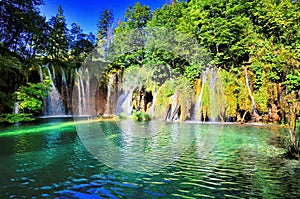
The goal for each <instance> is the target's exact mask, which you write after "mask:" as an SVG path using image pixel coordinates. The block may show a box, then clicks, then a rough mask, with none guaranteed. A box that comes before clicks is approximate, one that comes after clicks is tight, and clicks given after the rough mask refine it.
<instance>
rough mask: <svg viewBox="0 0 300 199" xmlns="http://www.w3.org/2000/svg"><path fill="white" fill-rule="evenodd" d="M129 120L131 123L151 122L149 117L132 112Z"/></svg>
mask: <svg viewBox="0 0 300 199" xmlns="http://www.w3.org/2000/svg"><path fill="white" fill-rule="evenodd" d="M131 119H132V120H133V121H149V120H151V118H150V116H149V115H148V114H147V113H145V112H142V111H134V112H133V113H132V116H131Z"/></svg>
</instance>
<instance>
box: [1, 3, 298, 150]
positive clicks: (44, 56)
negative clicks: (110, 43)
mask: <svg viewBox="0 0 300 199" xmlns="http://www.w3.org/2000/svg"><path fill="white" fill-rule="evenodd" d="M41 4H42V1H41V0H19V1H1V2H0V9H1V12H0V22H1V23H0V24H1V25H0V27H1V35H0V113H1V114H11V112H12V107H13V104H14V103H15V102H19V103H20V107H21V109H22V110H23V112H24V113H26V114H31V113H35V112H36V111H40V110H41V108H40V107H41V99H42V98H43V97H44V94H45V93H44V90H45V89H46V90H47V86H46V87H45V84H41V83H39V82H40V79H39V78H36V77H37V76H38V73H39V66H42V65H45V64H47V63H51V64H52V65H53V67H54V68H57V70H56V71H58V72H57V73H61V72H60V71H61V70H59V68H63V69H64V70H65V71H67V79H68V81H67V82H68V84H69V85H73V83H72V82H73V80H72V79H71V78H72V77H73V76H74V75H73V76H72V74H74V73H75V71H76V69H77V68H78V67H80V65H81V63H82V62H83V60H84V59H85V58H86V56H87V55H88V53H89V52H91V50H92V49H93V48H94V47H95V46H100V47H102V46H105V45H107V43H106V41H107V38H113V36H114V37H115V41H118V36H121V37H119V38H124V35H126V34H128V32H130V31H135V30H138V29H140V30H145V29H147V28H152V29H153V28H166V29H167V30H174V32H176V33H178V34H177V35H174V38H177V39H178V40H180V38H181V37H182V36H181V35H180V34H184V35H185V36H186V37H189V38H192V39H193V40H195V41H196V42H198V43H199V44H200V45H201V46H202V48H203V50H205V53H200V52H196V53H195V54H202V55H203V54H205V56H204V57H205V59H204V57H202V58H203V59H202V62H199V63H193V62H191V61H190V60H187V59H185V57H184V56H183V55H184V53H185V52H181V50H180V49H175V51H177V52H181V53H182V54H180V53H178V54H176V53H172V52H168V51H166V50H164V49H157V48H156V49H155V48H148V49H147V48H143V47H141V48H140V47H137V48H132V49H130V51H127V52H126V53H124V54H119V55H118V56H117V58H116V59H115V61H114V62H113V63H111V64H110V65H109V67H108V68H107V71H106V75H107V77H108V76H109V74H112V73H114V74H121V75H124V76H125V75H126V74H131V77H132V78H136V77H135V76H134V75H133V76H132V74H135V72H134V71H139V68H141V67H143V68H144V69H143V71H139V73H145V74H149V75H141V76H146V77H147V78H144V79H143V78H141V79H140V82H139V85H134V86H133V87H132V90H133V92H134V95H135V96H137V97H136V98H135V102H134V103H135V105H134V107H133V108H134V109H136V110H138V111H139V110H140V108H141V111H142V112H143V111H146V109H147V108H149V106H150V105H149V104H147V103H144V104H141V100H142V99H143V100H144V98H146V96H147V93H151V95H152V97H153V98H154V97H155V99H156V102H155V106H156V107H157V108H156V109H157V110H158V111H157V112H156V116H157V117H160V118H161V117H163V115H164V111H165V107H166V106H167V105H168V104H170V103H172V102H171V101H172V99H174V100H173V101H176V104H177V105H180V112H181V115H180V118H179V119H180V120H182V121H183V120H186V119H192V118H191V117H192V116H191V113H190V109H191V107H192V106H193V105H195V104H197V99H196V98H195V97H193V96H194V95H193V93H194V94H196V96H199V95H200V94H201V95H203V98H202V99H201V101H200V104H201V107H202V110H201V112H200V113H197V114H196V115H197V116H198V117H202V118H203V119H204V120H206V119H211V118H214V119H218V120H222V121H230V119H229V118H232V117H236V118H237V120H240V121H241V122H244V120H246V118H247V115H250V119H251V116H252V118H254V120H256V121H266V122H277V123H282V124H286V125H287V126H288V128H289V132H290V135H289V142H290V146H291V147H290V150H291V153H296V154H299V131H297V128H296V126H297V119H299V118H298V117H299V115H300V106H299V98H300V50H299V49H300V2H299V1H293V0H280V1H278V0H251V1H250V0H249V1H248V0H242V1H237V0H229V1H228V0H226V1H225V0H217V1H215V0H214V1H212V0H209V1H198V0H190V1H177V0H174V1H172V3H170V4H165V5H163V6H162V7H161V8H159V9H157V10H155V11H153V12H151V10H150V7H149V6H147V5H141V4H140V3H136V4H135V5H133V6H130V7H128V9H127V11H126V13H125V15H124V21H119V22H118V25H117V26H116V27H113V20H114V17H113V13H112V12H111V11H110V10H107V9H106V10H104V11H103V12H101V13H100V18H99V22H98V24H97V27H98V33H97V35H96V36H94V35H93V34H91V33H90V34H86V33H84V32H83V30H82V29H81V28H80V25H79V24H76V23H73V24H71V26H70V27H71V28H70V29H68V28H67V24H66V19H65V17H64V14H63V9H62V8H61V7H59V8H58V11H57V15H56V16H53V17H52V18H50V19H49V20H48V21H46V19H45V18H44V17H43V16H41V14H40V12H39V9H38V6H39V5H41ZM163 34H165V33H163ZM170 36H172V35H171V33H170V35H168V37H170ZM116 43H118V42H116ZM119 43H120V42H119ZM123 43H124V42H121V45H123V46H119V47H120V48H121V49H126V48H129V47H132V46H129V47H128V46H126V44H123ZM161 45H162V46H163V45H164V44H161ZM207 57H210V58H211V59H206V58H207ZM209 66H211V68H212V66H213V67H214V68H215V71H217V68H218V76H219V77H220V79H218V81H217V82H216V85H219V88H221V87H222V89H221V90H217V91H216V95H217V98H218V99H219V101H217V102H216V103H218V104H219V106H218V107H220V108H219V109H218V110H217V111H215V112H214V111H213V110H212V109H211V108H210V107H212V105H213V104H211V102H210V100H211V99H210V96H209V86H208V84H207V83H205V82H207V81H206V79H207V77H208V76H209V75H208V74H209V72H207V74H206V70H207V69H206V68H208V67H209ZM149 71H151V73H149ZM210 73H212V72H210ZM176 74H179V75H181V76H183V77H185V79H184V80H183V79H176V78H173V76H174V77H177V76H176ZM60 75H61V74H60ZM106 79H108V78H106ZM104 81H105V80H104ZM29 82H30V83H29ZM26 85H27V86H26ZM135 87H139V89H137V88H135ZM221 91H222V92H223V94H222V93H221ZM16 96H17V97H16ZM188 96H189V97H188ZM187 99H189V100H187ZM144 101H145V100H144ZM178 111H179V107H178ZM142 112H140V111H139V112H135V114H134V117H135V118H137V120H144V118H148V116H147V117H144V116H145V115H144V113H142ZM4 116H5V115H4ZM7 117H9V115H7ZM140 118H141V119H140Z"/></svg>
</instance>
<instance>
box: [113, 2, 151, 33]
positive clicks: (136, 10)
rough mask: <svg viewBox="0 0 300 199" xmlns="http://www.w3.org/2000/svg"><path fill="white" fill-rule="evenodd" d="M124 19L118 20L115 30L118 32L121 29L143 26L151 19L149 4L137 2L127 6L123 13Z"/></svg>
mask: <svg viewBox="0 0 300 199" xmlns="http://www.w3.org/2000/svg"><path fill="white" fill-rule="evenodd" d="M124 18H125V21H124V22H120V23H119V24H118V27H117V28H116V30H115V32H116V33H120V32H122V30H134V29H139V28H144V27H145V26H146V24H147V21H148V20H150V19H151V11H150V7H149V6H142V5H141V3H140V2H137V3H136V4H135V5H134V6H133V7H132V6H129V7H128V8H127V10H126V13H125V17H124Z"/></svg>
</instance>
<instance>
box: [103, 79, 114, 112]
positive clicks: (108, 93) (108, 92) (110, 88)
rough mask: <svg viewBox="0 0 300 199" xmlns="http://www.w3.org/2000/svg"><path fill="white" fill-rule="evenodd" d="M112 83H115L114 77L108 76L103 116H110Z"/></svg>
mask: <svg viewBox="0 0 300 199" xmlns="http://www.w3.org/2000/svg"><path fill="white" fill-rule="evenodd" d="M114 81H115V75H114V74H110V76H109V80H108V84H107V96H106V107H105V115H110V114H112V110H111V93H112V91H113V85H114Z"/></svg>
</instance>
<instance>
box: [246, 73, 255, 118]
mask: <svg viewBox="0 0 300 199" xmlns="http://www.w3.org/2000/svg"><path fill="white" fill-rule="evenodd" d="M244 70H245V79H246V86H247V89H248V92H249V96H250V99H251V102H252V106H253V112H255V113H256V112H257V110H256V104H255V101H254V98H253V96H252V93H251V89H250V84H249V79H248V71H247V68H246V67H245V69H244Z"/></svg>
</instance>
